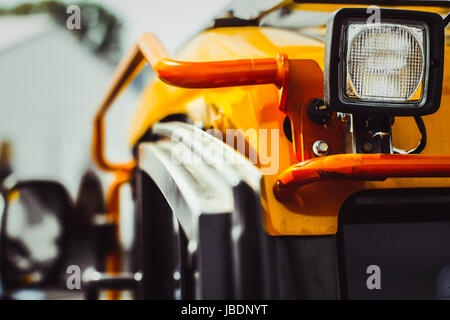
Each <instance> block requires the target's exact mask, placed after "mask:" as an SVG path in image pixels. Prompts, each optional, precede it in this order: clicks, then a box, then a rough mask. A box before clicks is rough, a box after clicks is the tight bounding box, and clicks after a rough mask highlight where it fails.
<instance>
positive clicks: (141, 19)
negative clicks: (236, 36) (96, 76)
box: [0, 0, 229, 53]
mask: <svg viewBox="0 0 450 320" xmlns="http://www.w3.org/2000/svg"><path fill="white" fill-rule="evenodd" d="M85 1H89V0H85ZM22 2H40V1H39V0H28V1H23V0H0V6H2V7H3V6H14V5H17V4H20V3H22ZM64 2H66V3H67V4H76V3H77V2H78V1H64ZM89 2H93V3H99V4H102V5H104V6H105V7H106V8H108V9H110V10H111V11H113V12H114V13H115V14H116V15H117V16H118V18H119V19H120V20H121V21H122V23H123V30H122V40H123V49H124V50H126V49H127V48H128V47H130V46H131V45H132V44H133V43H134V41H135V40H136V39H137V38H138V37H139V35H140V34H141V33H143V32H145V31H152V32H154V33H155V34H156V35H157V36H158V37H159V38H160V39H161V41H162V42H163V44H164V46H165V47H166V48H167V49H168V50H169V52H171V53H174V52H175V51H176V50H177V49H178V48H180V47H181V46H182V45H183V43H184V42H185V41H187V40H189V39H190V38H191V37H192V36H193V35H194V34H195V33H197V32H198V31H199V30H201V29H202V28H204V27H205V26H206V25H207V24H208V23H209V22H210V21H211V20H212V17H214V16H215V15H216V14H217V13H218V12H219V11H221V10H222V9H223V8H224V7H225V6H226V5H227V3H228V2H229V0H188V1H187V0H92V1H89ZM82 14H83V13H82Z"/></svg>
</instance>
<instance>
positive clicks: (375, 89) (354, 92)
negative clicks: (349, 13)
mask: <svg viewBox="0 0 450 320" xmlns="http://www.w3.org/2000/svg"><path fill="white" fill-rule="evenodd" d="M348 28H349V30H348V34H347V35H348V47H347V61H346V68H347V90H346V93H347V96H348V97H349V98H356V99H363V100H378V101H397V102H401V101H405V102H406V101H408V100H411V99H412V100H419V99H420V98H421V96H422V94H421V82H422V80H423V73H424V72H423V71H424V66H425V57H424V49H423V30H422V28H419V27H408V26H403V25H393V24H373V25H370V24H369V25H363V24H359V25H357V24H355V25H349V27H348Z"/></svg>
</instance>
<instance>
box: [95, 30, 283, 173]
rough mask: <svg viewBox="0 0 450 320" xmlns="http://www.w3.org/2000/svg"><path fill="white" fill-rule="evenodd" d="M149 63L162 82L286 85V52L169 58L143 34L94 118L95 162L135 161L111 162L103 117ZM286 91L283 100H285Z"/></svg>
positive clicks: (118, 167) (128, 166)
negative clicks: (195, 59) (214, 58)
mask: <svg viewBox="0 0 450 320" xmlns="http://www.w3.org/2000/svg"><path fill="white" fill-rule="evenodd" d="M147 62H148V63H149V64H150V65H151V67H152V68H153V70H154V72H155V73H156V75H157V76H158V77H159V78H160V79H161V80H162V81H164V82H166V83H168V84H170V85H173V86H178V87H183V88H218V87H230V86H244V85H257V84H274V85H276V86H277V87H278V88H283V87H286V84H287V81H288V77H289V64H288V59H287V56H286V55H283V54H280V55H278V56H277V57H275V58H261V59H241V60H228V61H210V62H186V61H177V60H174V59H171V58H170V56H169V54H168V53H167V51H166V50H165V49H164V47H163V46H162V44H161V42H160V41H159V40H158V38H156V36H155V35H154V34H152V33H145V34H143V35H142V36H141V37H140V38H139V40H138V41H137V43H136V44H135V46H134V47H133V48H132V49H131V50H130V51H129V53H128V54H127V55H126V56H125V58H124V59H123V60H122V61H121V63H120V64H119V66H118V67H117V70H116V73H115V74H114V78H113V81H112V84H111V86H110V88H109V90H108V91H107V93H106V96H105V98H104V99H103V101H102V103H101V105H100V108H99V110H98V111H97V114H96V116H95V121H94V134H93V136H94V139H93V157H94V160H95V162H96V163H97V165H98V166H99V167H100V168H101V169H103V170H105V171H111V172H117V171H121V172H127V173H129V172H131V170H132V169H133V168H134V165H135V164H134V162H130V163H124V164H114V163H111V162H110V161H109V160H108V159H107V158H106V155H105V134H104V129H105V128H104V121H105V120H104V119H105V116H106V112H107V111H108V109H109V108H110V106H111V105H112V103H113V102H114V100H115V99H116V97H117V96H118V95H119V94H120V92H121V91H122V90H123V89H124V88H125V87H126V86H127V85H128V84H129V83H130V82H131V81H132V80H133V79H134V77H135V76H136V75H137V74H138V73H139V71H140V70H141V69H142V68H143V67H144V65H145V63H147ZM285 96H286V94H285V92H283V95H282V102H283V101H285Z"/></svg>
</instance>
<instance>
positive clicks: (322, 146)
mask: <svg viewBox="0 0 450 320" xmlns="http://www.w3.org/2000/svg"><path fill="white" fill-rule="evenodd" d="M312 149H313V152H314V154H315V155H316V156H318V157H321V156H326V155H327V154H328V152H329V151H330V146H329V145H328V143H327V142H326V141H323V140H317V141H316V142H314V144H313V147H312Z"/></svg>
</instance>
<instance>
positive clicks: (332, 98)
mask: <svg viewBox="0 0 450 320" xmlns="http://www.w3.org/2000/svg"><path fill="white" fill-rule="evenodd" d="M379 10H380V18H381V20H380V21H379V22H377V23H368V18H369V16H370V15H371V14H369V13H367V11H366V9H365V8H345V9H341V10H338V11H336V12H334V13H333V14H332V16H331V18H330V20H329V22H328V24H327V38H326V47H325V66H324V69H325V70H324V100H325V104H326V105H328V106H329V107H331V108H332V109H333V110H336V111H339V112H348V113H370V114H376V113H388V114H390V115H408V116H410V115H424V114H430V113H433V112H435V111H436V110H437V109H438V108H439V105H440V100H441V91H442V76H443V63H444V24H443V19H442V17H441V16H440V15H438V14H435V13H430V12H421V11H409V10H395V9H379Z"/></svg>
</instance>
